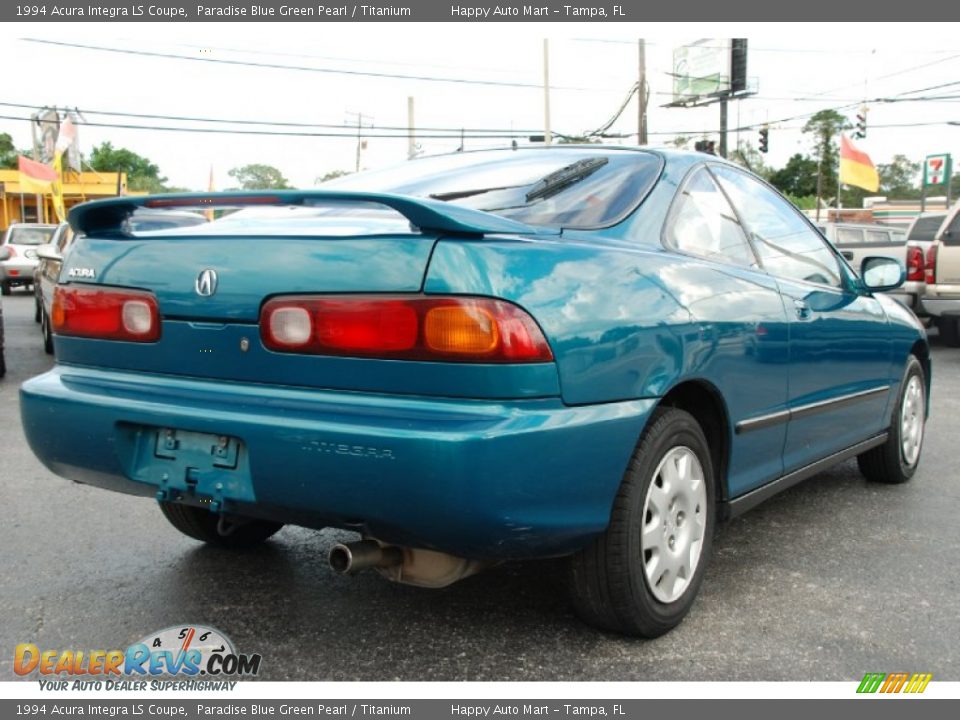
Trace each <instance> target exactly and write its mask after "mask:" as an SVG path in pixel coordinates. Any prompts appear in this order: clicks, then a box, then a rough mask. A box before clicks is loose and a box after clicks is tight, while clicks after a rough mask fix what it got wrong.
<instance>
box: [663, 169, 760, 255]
mask: <svg viewBox="0 0 960 720" xmlns="http://www.w3.org/2000/svg"><path fill="white" fill-rule="evenodd" d="M666 241H667V244H669V245H671V246H673V247H675V248H676V249H677V250H680V251H682V252H686V253H690V254H691V255H699V256H701V257H705V258H709V259H710V260H716V261H719V262H728V263H733V264H735V265H742V266H745V267H751V266H754V267H755V266H756V262H757V261H756V257H755V256H754V254H753V251H752V250H751V249H750V244H749V243H748V242H747V238H746V235H745V234H744V232H743V228H742V227H741V226H740V223H739V221H738V220H737V215H736V213H735V212H734V211H733V208H732V207H730V202H729V201H728V200H727V198H726V196H725V195H724V194H723V192H722V191H721V190H720V188H719V187H718V186H717V183H716V181H715V180H714V179H713V178H712V177H711V175H710V173H709V172H707V169H706V168H700V169H699V170H697V171H695V173H694V174H693V175H692V176H691V177H690V178H689V179H688V180H687V181H686V182H685V183H684V185H683V187H682V189H681V190H680V194H679V195H678V196H677V200H676V203H675V205H674V207H673V211H672V212H671V213H670V218H669V220H667V232H666Z"/></svg>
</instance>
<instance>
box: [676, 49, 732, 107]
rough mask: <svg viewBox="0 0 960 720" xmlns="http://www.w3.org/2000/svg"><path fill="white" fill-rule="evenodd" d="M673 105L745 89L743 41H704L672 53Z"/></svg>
mask: <svg viewBox="0 0 960 720" xmlns="http://www.w3.org/2000/svg"><path fill="white" fill-rule="evenodd" d="M672 74H673V102H674V103H681V104H682V103H687V102H691V101H695V100H699V99H706V98H719V97H723V96H726V95H732V94H734V93H738V92H743V91H744V90H746V87H747V41H746V40H745V39H740V38H738V39H731V38H727V39H719V38H708V39H704V40H697V41H696V42H695V43H691V44H689V45H683V46H681V47H678V48H676V49H675V50H674V51H673V73H672Z"/></svg>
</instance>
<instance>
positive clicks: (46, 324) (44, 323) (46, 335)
mask: <svg viewBox="0 0 960 720" xmlns="http://www.w3.org/2000/svg"><path fill="white" fill-rule="evenodd" d="M40 334H41V335H42V336H43V351H44V352H45V353H46V354H47V355H53V333H51V332H50V318H49V317H48V316H47V314H46V313H43V314H42V315H41V317H40Z"/></svg>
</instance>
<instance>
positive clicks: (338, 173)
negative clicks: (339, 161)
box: [313, 170, 350, 185]
mask: <svg viewBox="0 0 960 720" xmlns="http://www.w3.org/2000/svg"><path fill="white" fill-rule="evenodd" d="M349 174H350V171H349V170H331V171H330V172H328V173H325V174H323V175H320V176H319V177H317V178H314V180H313V184H314V185H321V184H323V183H325V182H327V180H336V179H337V178H338V177H344V176H345V175H349Z"/></svg>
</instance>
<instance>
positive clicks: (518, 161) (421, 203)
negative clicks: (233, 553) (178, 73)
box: [21, 146, 930, 637]
mask: <svg viewBox="0 0 960 720" xmlns="http://www.w3.org/2000/svg"><path fill="white" fill-rule="evenodd" d="M326 187H327V188H328V189H326V190H320V191H311V192H300V191H269V192H262V193H228V194H202V195H172V196H157V197H143V198H132V197H125V198H118V199H111V200H105V201H95V202H91V203H86V204H84V205H81V206H78V207H75V208H74V209H73V210H72V211H71V214H70V222H71V224H72V226H73V228H74V230H75V231H76V232H77V233H78V237H77V239H76V240H75V241H74V244H73V247H72V249H71V250H70V253H69V255H68V256H67V257H66V258H65V259H64V267H63V270H62V272H61V278H60V279H61V284H60V285H58V286H57V287H56V289H55V290H54V299H53V309H52V312H51V321H52V324H53V330H54V333H55V334H54V343H55V345H56V350H57V365H56V366H55V367H54V368H53V369H52V370H51V371H49V372H47V373H45V374H43V375H41V376H39V377H36V378H33V379H31V380H29V381H28V382H26V383H25V384H24V385H23V386H22V389H21V411H22V420H23V426H24V430H25V434H26V437H27V439H28V441H29V443H30V447H31V448H32V449H33V451H34V453H36V455H37V456H38V457H39V458H40V459H41V460H42V461H43V462H44V464H46V466H47V467H49V468H50V469H51V470H52V471H54V472H55V473H58V474H60V475H63V476H64V477H67V478H71V479H73V480H76V481H79V482H83V483H88V484H91V485H96V486H100V487H103V488H107V489H111V490H115V491H121V492H127V493H133V494H138V495H147V496H152V497H155V498H156V499H157V501H158V502H159V505H160V510H161V512H162V513H163V514H164V515H165V516H166V518H167V519H168V520H169V521H170V522H171V523H172V524H173V525H174V527H176V528H177V529H178V530H180V531H181V532H183V533H185V534H186V535H188V536H190V537H192V538H196V539H199V540H202V541H205V542H208V543H213V544H216V545H220V546H225V547H230V548H235V549H241V548H245V547H249V546H251V545H254V544H256V543H260V542H262V541H264V540H266V539H267V538H269V537H270V536H272V535H273V534H274V533H275V532H277V530H278V529H279V528H280V527H281V526H282V525H283V524H284V523H293V524H298V525H303V526H307V527H313V528H322V527H328V526H332V527H338V528H346V529H350V530H355V531H357V532H358V533H360V534H361V536H362V539H361V540H359V541H358V542H352V543H345V544H342V545H338V546H337V547H335V548H333V550H332V551H331V553H330V557H329V562H330V565H331V566H332V568H333V569H334V570H336V571H339V572H346V573H349V572H356V571H359V570H361V569H364V568H377V569H378V570H379V571H380V572H381V573H382V574H384V575H386V576H387V577H389V578H391V579H393V580H398V581H402V582H407V583H412V584H416V585H421V586H428V587H437V586H443V585H447V584H449V583H451V582H454V581H455V580H458V579H460V578H462V577H465V576H467V575H470V574H472V573H475V572H477V571H478V570H480V569H482V568H483V567H485V566H487V565H489V564H491V563H495V562H498V561H502V560H507V559H516V558H554V557H558V556H568V557H569V568H570V572H569V580H570V589H571V594H572V598H573V604H574V606H575V607H576V609H577V611H578V612H579V613H580V615H581V616H582V617H583V618H585V619H586V620H587V621H588V622H590V623H593V624H594V625H596V626H598V627H601V628H606V629H610V630H615V631H619V632H623V633H628V634H635V635H641V636H650V637H652V636H657V635H660V634H662V633H664V632H666V631H668V630H669V629H670V628H672V627H674V626H675V625H676V624H677V623H679V622H680V621H681V619H682V618H683V617H684V616H685V615H686V614H687V612H688V610H689V609H690V606H691V604H692V603H693V601H694V598H695V596H696V594H697V591H698V589H699V586H700V583H701V581H702V579H703V575H704V568H705V567H706V565H707V561H708V558H709V557H710V550H711V543H712V538H713V533H714V528H715V525H716V523H717V522H718V521H719V520H720V519H722V518H726V517H731V516H734V515H738V514H740V513H742V512H744V511H745V510H747V509H749V508H750V507H753V506H754V505H756V504H757V503H759V502H761V501H763V500H764V499H765V498H768V497H770V496H771V495H773V494H775V493H777V492H778V491H780V490H782V489H784V488H787V487H790V486H792V485H794V484H795V483H797V482H799V481H801V480H803V479H805V478H807V477H810V476H812V475H814V474H816V473H819V472H821V471H823V470H824V469H826V468H827V467H829V466H831V465H833V464H835V463H839V462H842V461H844V460H847V459H850V458H857V459H858V463H859V466H860V469H861V471H862V472H863V474H864V475H865V476H866V477H867V478H868V479H870V480H875V481H880V482H886V483H901V482H905V481H907V480H909V479H910V477H911V476H912V475H913V474H914V472H915V470H916V468H917V465H918V463H919V460H920V453H921V447H922V441H923V430H924V423H925V418H926V415H927V406H928V405H927V397H928V392H929V387H928V379H929V377H930V354H929V348H928V345H927V340H926V335H925V333H924V331H923V328H922V327H921V326H920V324H919V322H918V321H917V319H916V317H915V316H914V315H913V314H912V313H911V312H910V311H909V310H907V309H906V308H904V307H903V306H902V305H900V304H899V303H897V302H895V301H893V300H892V299H890V298H889V297H886V296H885V295H883V294H882V293H883V292H887V291H890V290H893V289H895V288H896V287H898V286H899V285H900V284H901V283H902V282H903V279H904V270H903V266H902V265H901V264H900V263H899V262H898V261H897V260H895V259H891V258H885V257H872V256H871V257H866V258H864V259H863V262H862V263H861V266H860V273H859V275H858V274H857V273H855V272H854V271H853V270H852V269H851V268H850V266H849V265H848V264H847V263H846V261H844V260H843V258H842V257H841V256H840V255H839V254H838V253H837V251H836V250H835V249H834V248H833V247H832V246H831V245H830V243H828V242H827V241H826V240H825V239H824V238H823V236H822V235H821V234H820V233H819V232H818V231H817V230H816V228H815V227H814V226H813V225H812V224H811V223H810V222H809V221H808V220H807V219H806V218H805V217H804V216H803V215H802V214H800V213H799V212H798V211H797V210H796V209H794V207H793V206H792V205H791V204H790V203H789V202H788V201H787V200H785V199H784V198H783V197H782V196H780V195H779V194H778V193H777V192H776V191H775V190H773V189H772V188H771V187H770V186H769V185H767V184H765V183H764V182H763V181H761V180H759V179H758V178H756V177H755V176H753V175H751V174H749V173H747V172H745V171H743V170H741V169H740V168H738V167H737V166H734V165H732V164H729V163H727V162H726V161H723V160H720V159H718V158H715V157H713V156H709V155H705V154H703V153H683V152H679V151H648V150H639V149H626V148H623V149H615V148H607V147H595V146H584V147H577V146H562V147H554V148H543V149H520V150H503V151H483V152H475V153H457V154H455V155H452V156H443V157H436V158H427V159H419V160H414V161H410V162H408V163H406V164H405V165H403V166H401V167H399V168H396V169H391V170H385V171H377V172H367V173H362V174H357V175H353V176H350V177H349V178H344V179H341V180H338V181H336V182H335V183H330V184H328V185H327V186H326ZM193 207H202V208H206V209H209V208H214V207H221V208H226V209H231V210H233V212H232V214H230V215H224V216H221V217H218V219H216V220H214V221H213V222H210V223H207V224H205V225H202V226H197V227H193V228H186V229H175V230H169V231H164V232H150V233H143V232H140V233H137V232H132V231H131V230H130V223H129V219H130V218H131V217H132V216H134V215H135V214H136V213H137V212H138V211H141V210H143V209H146V210H150V211H155V210H157V209H159V208H193ZM265 248H269V251H268V252H267V251H265ZM50 417H56V418H57V427H58V432H57V433H50V432H49V418H50ZM841 551H842V549H838V552H841Z"/></svg>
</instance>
